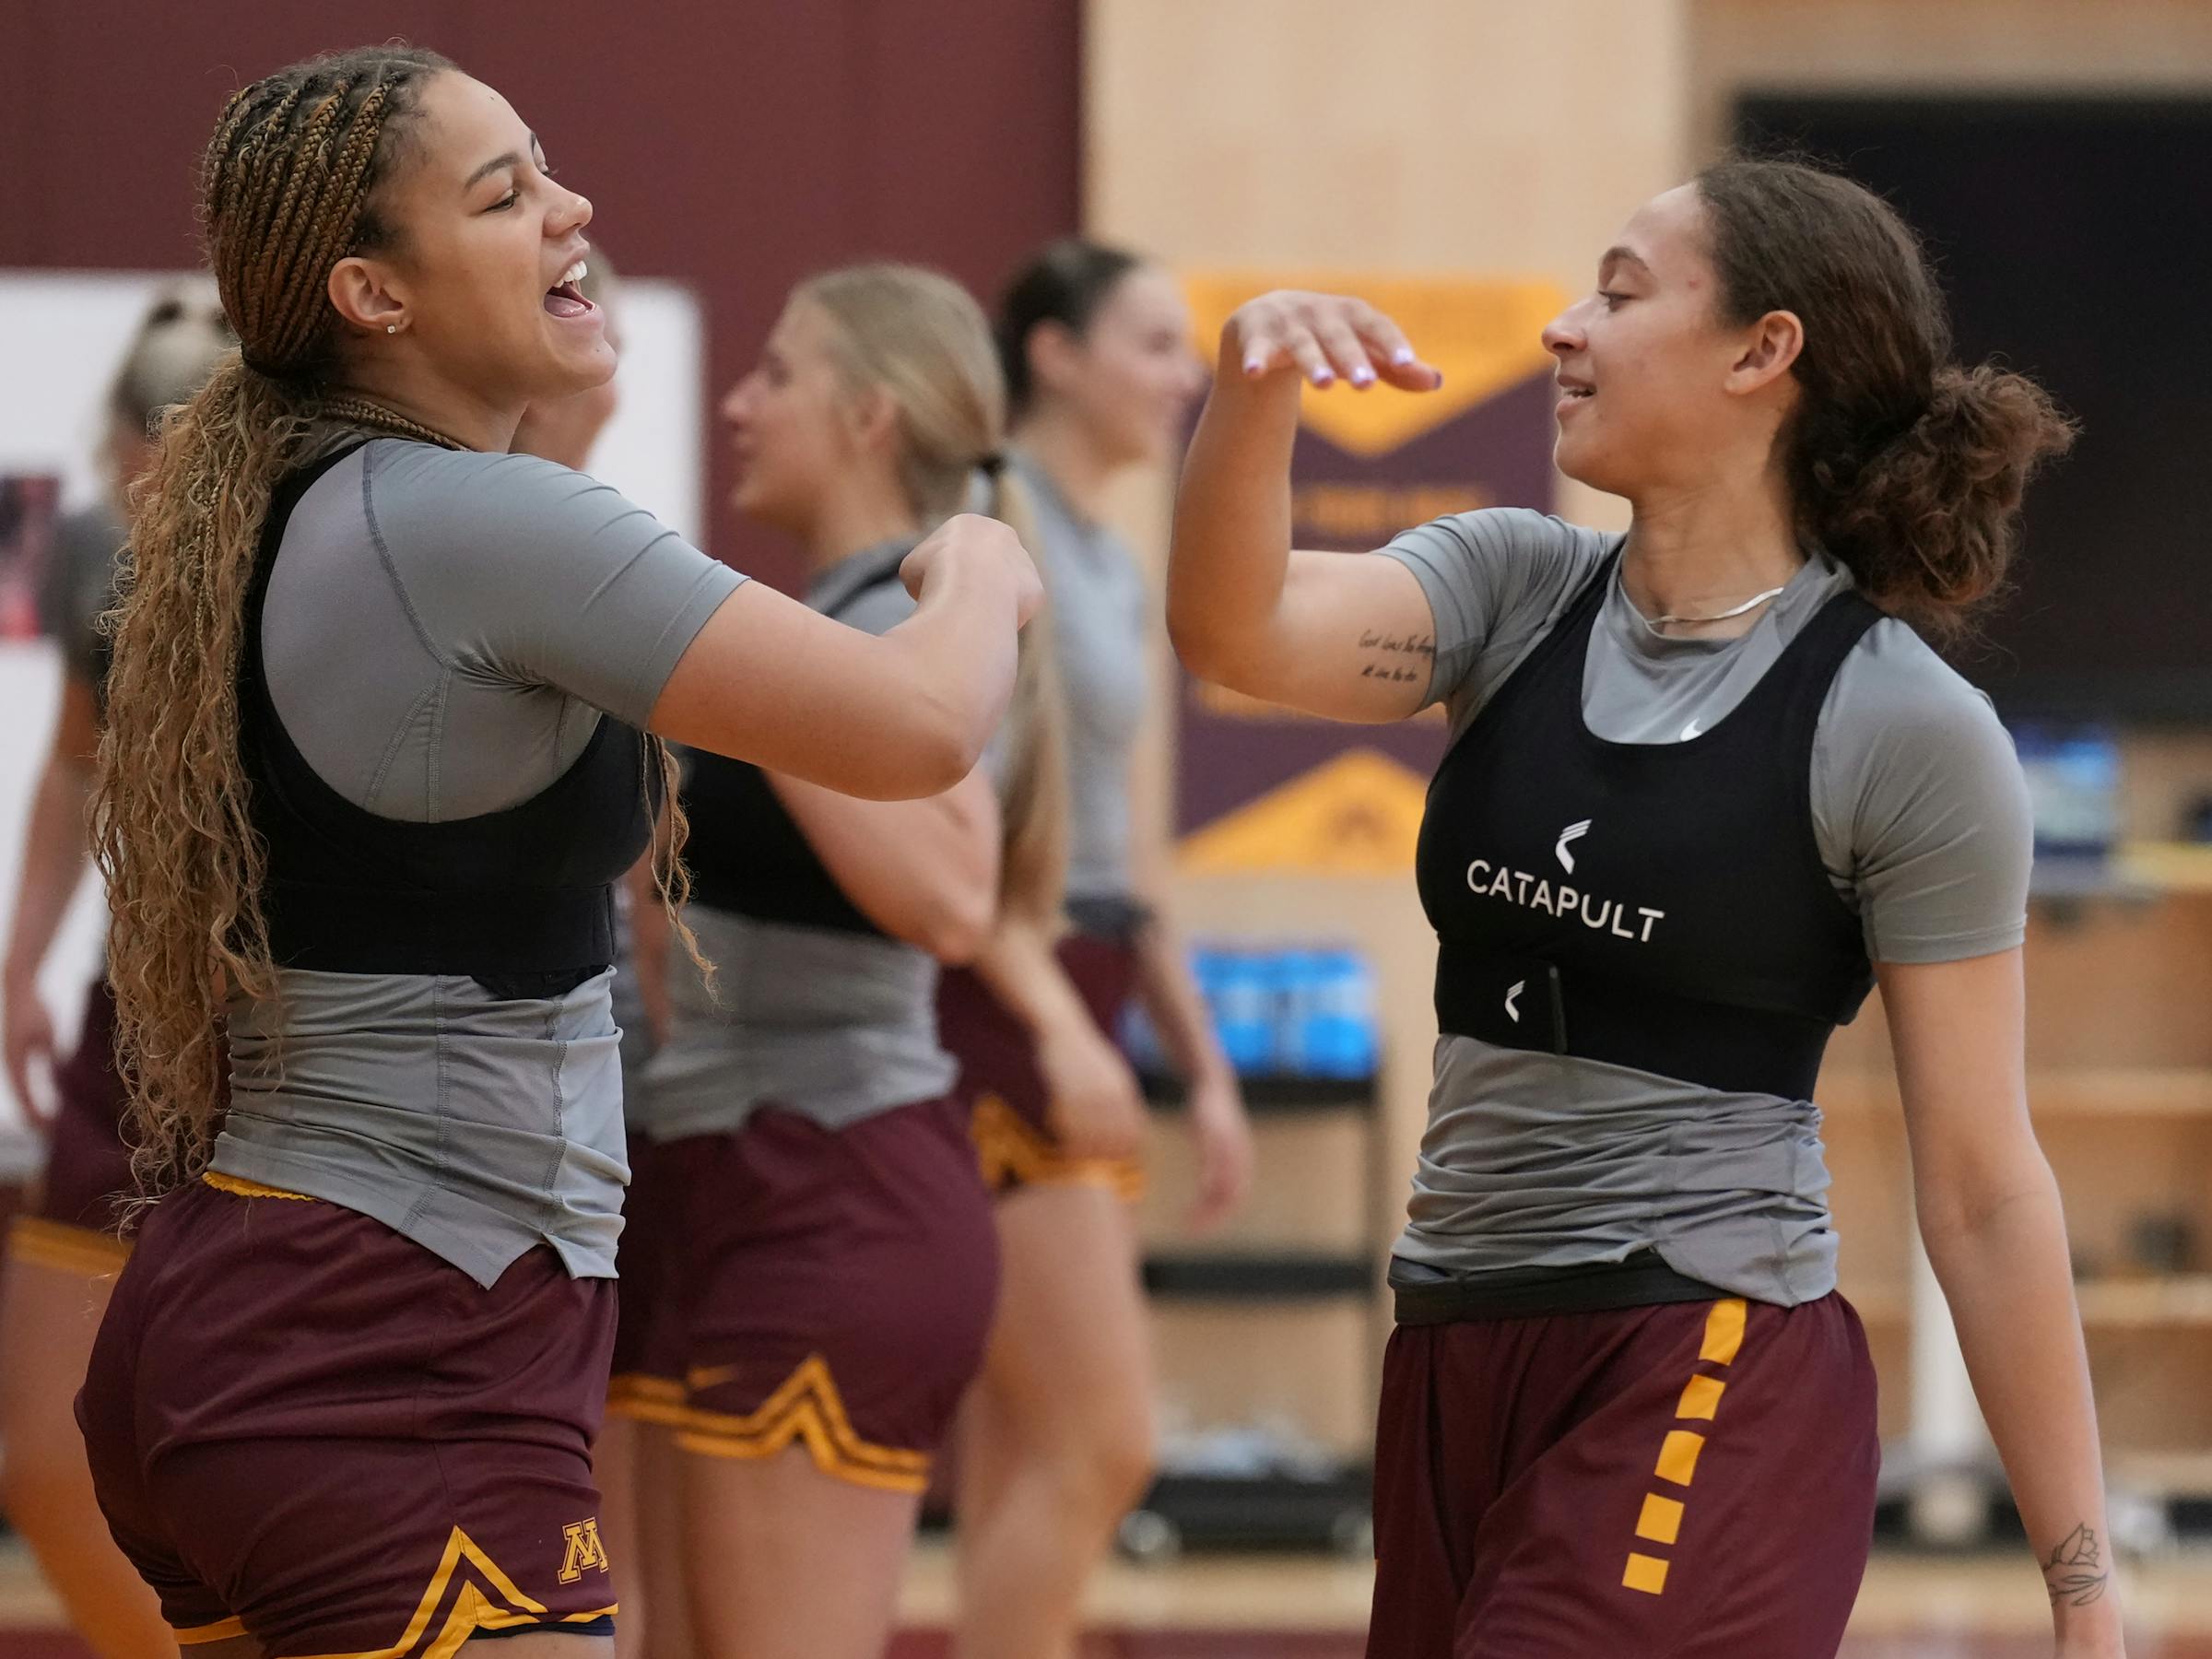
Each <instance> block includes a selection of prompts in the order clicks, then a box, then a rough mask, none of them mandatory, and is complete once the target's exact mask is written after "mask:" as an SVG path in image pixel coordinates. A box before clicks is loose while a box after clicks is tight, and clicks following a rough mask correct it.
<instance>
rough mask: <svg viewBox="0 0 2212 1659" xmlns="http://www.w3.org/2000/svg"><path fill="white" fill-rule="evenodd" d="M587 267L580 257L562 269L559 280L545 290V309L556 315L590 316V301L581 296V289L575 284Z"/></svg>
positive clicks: (581, 278) (580, 280) (591, 308)
mask: <svg viewBox="0 0 2212 1659" xmlns="http://www.w3.org/2000/svg"><path fill="white" fill-rule="evenodd" d="M588 269H589V267H588V266H587V265H585V264H584V263H583V261H582V260H581V259H580V260H578V261H577V262H576V263H575V264H574V265H571V266H570V267H569V268H568V269H567V270H565V271H563V272H562V273H561V274H560V280H559V282H557V283H555V284H554V285H553V286H552V287H551V288H547V290H546V309H547V311H549V312H552V313H553V314H554V315H555V316H557V317H588V316H590V315H591V314H592V311H593V309H594V308H593V305H592V302H591V301H590V300H586V299H585V298H584V297H583V290H582V288H578V287H577V286H576V285H577V284H578V283H580V282H582V280H583V278H584V275H585V273H586V271H587V270H588Z"/></svg>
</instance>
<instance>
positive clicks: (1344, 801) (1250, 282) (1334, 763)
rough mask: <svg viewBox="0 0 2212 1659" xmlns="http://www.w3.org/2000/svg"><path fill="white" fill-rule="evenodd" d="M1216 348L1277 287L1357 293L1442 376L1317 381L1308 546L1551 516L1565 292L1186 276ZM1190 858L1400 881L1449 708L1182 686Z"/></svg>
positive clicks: (1308, 475)
mask: <svg viewBox="0 0 2212 1659" xmlns="http://www.w3.org/2000/svg"><path fill="white" fill-rule="evenodd" d="M1184 287H1185V291H1186V292H1187V293H1188V295H1189V297H1190V300H1191V309H1192V312H1193V315H1194V320H1195V324H1196V327H1197V331H1198V339H1199V344H1200V355H1201V356H1202V357H1203V358H1204V359H1206V361H1207V362H1209V363H1210V362H1211V361H1213V358H1214V344H1215V342H1216V341H1217V340H1218V338H1219V337H1220V330H1221V324H1223V323H1224V322H1225V321H1226V320H1227V319H1228V317H1229V314H1230V312H1232V311H1234V310H1235V309H1236V308H1237V307H1238V306H1240V305H1241V304H1242V303H1243V302H1244V301H1245V300H1249V299H1252V298H1253V296H1255V295H1257V294H1261V293H1265V292H1266V291H1267V290H1268V289H1270V288H1319V289H1323V290H1326V291H1330V292H1335V293H1351V294H1358V295H1359V296H1360V297H1361V298H1363V299H1365V300H1371V302H1373V303H1374V304H1375V305H1377V306H1380V307H1381V308H1382V310H1383V311H1385V312H1388V313H1390V315H1391V316H1393V317H1394V318H1395V319H1396V320H1397V322H1398V324H1399V325H1400V326H1401V327H1403V328H1404V329H1405V330H1406V335H1407V336H1408V337H1409V338H1410V339H1411V340H1412V341H1413V343H1414V346H1415V347H1417V348H1418V350H1419V352H1420V354H1421V356H1422V357H1423V358H1425V359H1427V360H1428V361H1430V362H1431V363H1433V364H1435V365H1436V366H1437V367H1438V368H1439V369H1441V370H1442V371H1443V375H1444V383H1443V387H1442V389H1441V391H1437V392H1431V393H1425V394H1418V395H1416V394H1409V393H1404V392H1396V391H1393V390H1391V389H1390V388H1388V387H1377V388H1375V389H1374V390H1372V391H1369V392H1354V391H1351V390H1350V389H1349V388H1347V387H1343V386H1337V387H1333V388H1331V389H1329V390H1328V391H1325V392H1324V391H1317V390H1316V389H1315V388H1313V387H1312V386H1308V387H1306V388H1305V401H1304V406H1303V408H1302V411H1301V414H1300V425H1299V434H1298V447H1297V450H1296V452H1295V453H1294V455H1293V458H1292V462H1291V541H1292V545H1293V546H1296V547H1324V548H1333V549H1339V550H1344V551H1365V550H1367V549H1370V548H1373V547H1381V546H1382V544H1383V543H1384V542H1386V541H1388V540H1389V539H1390V538H1391V537H1392V536H1393V535H1396V534H1397V533H1398V532H1399V531H1400V530H1403V529H1405V528H1406V526H1407V525H1409V524H1423V523H1425V522H1427V521H1428V520H1430V519H1432V518H1440V517H1441V516H1443V515H1444V514H1446V513H1451V512H1467V511H1469V510H1470V509H1473V508H1477V507H1534V508H1536V509H1537V510H1538V511H1541V512H1549V511H1550V509H1551V505H1552V487H1553V477H1554V475H1553V472H1552V465H1551V445H1552V436H1553V426H1552V405H1553V402H1554V397H1555V394H1554V389H1553V387H1552V383H1551V358H1550V355H1549V354H1548V353H1547V352H1546V351H1545V349H1544V346H1543V342H1542V340H1541V338H1540V337H1539V336H1540V335H1541V333H1542V330H1543V327H1544V324H1546V323H1547V322H1549V321H1550V320H1551V318H1552V317H1554V316H1555V315H1557V314H1558V312H1559V308H1560V307H1561V306H1562V305H1563V304H1564V303H1565V302H1566V296H1565V295H1563V294H1562V293H1561V292H1560V291H1559V288H1557V287H1556V286H1554V285H1553V284H1551V283H1548V282H1541V281H1521V280H1513V279H1505V278H1500V279H1479V278H1423V277H1359V276H1357V275H1350V276H1347V275H1342V274H1336V275H1327V274H1316V273H1312V272H1301V273H1288V272H1278V273H1265V274H1263V273H1249V272H1242V273H1219V274H1211V275H1200V276H1187V277H1185V278H1184ZM1179 713H1180V720H1181V725H1180V731H1179V735H1178V749H1177V781H1176V825H1177V830H1178V834H1179V835H1180V837H1181V848H1180V860H1181V863H1182V867H1183V868H1184V869H1186V870H1193V871H1229V870H1244V871H1249V870H1274V871H1284V870H1296V871H1312V872H1329V873H1373V874H1389V873H1394V872H1398V871H1404V870H1409V869H1411V868H1412V867H1413V850H1414V841H1415V838H1416V835H1417V833H1418V830H1419V827H1420V818H1421V804H1422V799H1423V796H1424V795H1425V794H1426V792H1427V790H1428V785H1429V777H1430V773H1431V772H1432V771H1434V770H1435V768H1436V762H1437V760H1438V759H1440V758H1441V755H1442V752H1443V743H1444V728H1443V722H1442V719H1441V715H1440V714H1439V712H1437V711H1435V710H1431V711H1430V712H1429V713H1428V714H1426V715H1424V716H1423V717H1422V718H1420V719H1418V720H1415V721H1410V722H1407V723H1406V724H1404V725H1401V726H1354V725H1340V724H1336V723H1335V722H1332V721H1324V720H1315V719H1312V718H1310V717H1308V716H1306V715H1302V714H1296V713H1292V712H1288V711H1287V710H1282V709H1277V708H1274V707H1271V706H1269V705H1267V704H1264V703H1258V702H1254V701H1253V700H1251V699H1249V698H1242V697H1239V696H1237V695H1236V694H1234V693H1233V692H1227V691H1223V690H1221V689H1220V688H1218V687H1214V686H1202V685H1200V684H1199V683H1198V682H1197V681H1195V680H1194V679H1192V678H1190V677H1188V676H1187V675H1186V676H1184V677H1183V678H1182V706H1181V709H1180V711H1179Z"/></svg>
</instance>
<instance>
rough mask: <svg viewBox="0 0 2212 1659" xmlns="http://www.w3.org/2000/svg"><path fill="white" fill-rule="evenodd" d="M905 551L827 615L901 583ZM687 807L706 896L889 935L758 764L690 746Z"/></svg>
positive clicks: (697, 887)
mask: <svg viewBox="0 0 2212 1659" xmlns="http://www.w3.org/2000/svg"><path fill="white" fill-rule="evenodd" d="M903 557H904V549H903V548H901V549H900V550H899V552H898V554H897V556H892V555H888V554H887V555H886V556H885V558H886V562H885V565H884V568H883V569H882V570H880V571H870V572H869V573H868V575H867V577H866V579H865V580H864V581H862V582H859V583H858V584H857V585H856V586H854V587H853V590H852V591H851V592H850V593H848V594H845V595H844V596H843V598H842V599H841V601H840V602H839V603H838V604H837V605H834V606H831V607H830V610H829V611H828V612H826V613H825V614H826V615H828V616H831V617H835V616H838V615H840V614H841V613H842V612H843V610H844V609H845V607H846V606H850V605H851V604H852V603H853V601H854V600H856V599H858V598H859V597H860V596H861V595H862V594H868V593H873V592H874V591H875V590H876V589H877V588H879V587H882V586H884V585H885V584H886V583H888V582H897V581H898V580H899V566H900V560H901V559H903ZM684 811H685V813H686V815H687V816H688V818H690V820H691V839H690V840H689V841H688V842H687V843H686V845H685V848H684V862H685V863H686V864H687V865H689V867H690V871H691V897H692V898H693V899H695V900H698V901H699V902H700V903H701V904H705V905H709V906H712V908H713V909H715V910H719V911H728V912H731V913H733V914H735V915H739V916H749V917H750V918H752V920H754V921H756V922H779V923H783V924H787V925H791V926H795V927H818V928H824V929H827V930H828V931H830V932H832V933H848V934H867V935H873V936H874V937H877V938H888V937H889V935H888V934H886V933H885V932H884V931H883V929H881V928H880V927H878V926H877V925H876V924H875V923H873V922H871V921H869V920H868V918H867V917H866V916H865V915H863V914H862V913H861V912H860V909H859V907H858V906H857V905H855V904H854V903H853V900H850V899H848V898H846V897H845V890H844V888H841V887H839V886H838V885H837V878H836V877H834V876H832V875H830V872H829V870H828V869H827V868H826V867H824V865H823V864H822V861H821V859H820V858H818V856H816V854H815V851H814V848H813V847H812V846H811V845H809V844H808V842H807V840H806V835H805V833H804V832H803V831H802V830H800V829H799V827H798V825H797V824H796V823H794V821H793V819H792V816H791V814H790V812H788V811H787V810H786V809H785V808H784V806H783V803H782V801H781V800H779V799H777V797H776V792H775V791H774V790H773V789H772V788H771V787H770V786H769V782H768V778H767V775H766V774H765V773H764V772H762V771H761V770H760V769H759V767H757V766H754V765H752V764H751V763H749V762H747V761H744V760H732V759H729V758H728V757H727V756H724V755H711V754H708V753H707V752H706V751H705V750H703V749H688V750H686V751H685V756H684Z"/></svg>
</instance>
